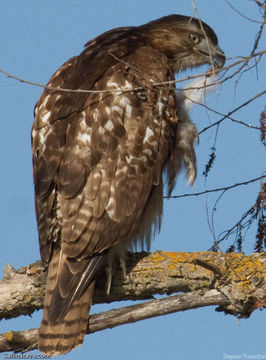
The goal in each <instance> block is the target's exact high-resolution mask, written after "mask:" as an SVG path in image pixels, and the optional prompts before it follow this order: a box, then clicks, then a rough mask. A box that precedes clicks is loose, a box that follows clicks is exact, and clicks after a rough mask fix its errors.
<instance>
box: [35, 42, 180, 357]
mask: <svg viewBox="0 0 266 360" xmlns="http://www.w3.org/2000/svg"><path fill="white" fill-rule="evenodd" d="M108 56H109V57H110V59H111V60H110V62H111V64H113V65H112V66H110V67H109V68H108V69H107V70H106V71H104V72H103V73H102V74H101V75H99V74H97V80H96V81H95V83H94V86H91V79H90V78H89V77H88V79H87V76H89V74H90V73H91V71H92V70H91V68H89V73H87V71H86V70H87V68H88V66H90V64H87V65H86V66H85V62H84V59H83V58H72V59H70V60H69V62H67V63H65V64H64V65H63V66H62V68H60V69H59V70H58V71H57V72H56V73H55V75H54V76H53V77H52V79H51V81H50V83H49V85H50V86H53V87H56V86H60V87H61V88H65V87H66V88H70V87H72V88H73V87H75V88H80V87H81V88H86V81H88V87H87V88H88V89H93V90H94V91H96V93H89V94H88V93H81V94H80V93H71V92H60V91H56V90H48V89H46V90H45V92H44V94H43V95H42V97H41V98H40V100H39V101H38V103H37V105H36V109H35V115H36V118H35V122H34V125H33V130H32V143H33V164H34V182H35V193H36V195H35V200H36V212H37V221H38V227H39V235H40V248H41V254H42V258H43V260H44V262H46V263H49V262H50V267H49V272H48V280H47V293H46V300H45V313H44V320H43V325H42V328H41V331H40V339H41V335H42V336H43V338H45V337H46V339H47V337H48V338H49V336H48V335H47V332H49V331H50V333H51V334H52V335H51V336H50V341H51V339H54V341H56V342H57V343H56V344H57V345H55V347H56V346H57V349H58V348H59V347H60V346H61V345H58V344H60V341H61V339H60V332H62V331H64V332H66V330H65V328H66V327H67V325H66V319H67V317H68V315H67V316H66V317H65V319H64V322H62V321H63V320H62V318H63V317H64V316H65V314H66V312H68V311H69V309H70V307H71V306H72V303H73V302H74V301H75V300H76V303H74V306H75V307H77V308H78V306H77V304H78V302H79V301H81V302H82V301H83V307H84V300H82V297H83V296H82V297H81V299H80V300H77V299H78V298H79V297H80V296H81V294H82V292H83V291H84V289H85V288H86V287H87V286H88V285H89V283H90V282H91V281H92V280H93V276H94V273H95V272H96V271H97V268H98V266H99V265H100V264H101V261H96V260H95V259H96V258H97V259H98V258H99V254H103V253H104V252H105V251H107V250H108V249H110V248H112V247H113V246H114V245H116V244H118V243H121V242H123V241H124V242H125V244H126V241H127V240H128V238H129V237H133V235H134V233H135V231H136V228H137V227H138V226H139V225H140V223H141V218H142V216H143V215H144V213H145V210H146V207H147V204H148V200H149V199H150V197H151V196H152V192H153V188H154V186H155V185H158V184H159V183H160V182H161V174H162V168H163V166H164V164H165V161H166V159H167V158H168V156H169V152H170V151H171V149H170V148H169V146H171V143H173V138H174V136H175V134H174V132H173V131H172V128H171V121H172V124H173V125H172V126H174V125H175V122H176V112H175V110H176V109H175V102H174V96H173V90H171V89H170V88H169V86H165V87H159V88H158V87H153V83H154V82H162V81H166V80H169V79H170V78H171V76H172V74H169V70H168V67H167V62H166V60H167V59H166V57H165V56H164V55H162V54H161V53H159V52H158V51H157V50H154V49H153V48H151V47H147V46H145V47H141V48H139V49H138V50H136V51H134V52H132V53H131V54H130V55H128V56H126V57H124V58H123V60H122V61H119V60H117V58H114V56H113V54H108ZM81 64H83V67H84V69H83V72H82V71H81V70H82V66H81ZM77 68H79V69H80V72H79V73H76V75H75V76H77V77H78V76H80V79H81V80H80V82H79V81H78V79H75V81H74V82H71V81H70V80H69V79H71V78H73V76H74V75H73V74H74V72H76V70H77ZM97 69H98V67H97ZM68 80H69V81H68ZM73 83H74V85H73ZM70 84H71V86H70ZM79 85H80V86H79ZM135 88H138V90H136V91H135V90H134V91H133V89H135ZM103 89H106V90H113V91H114V92H107V93H103V92H99V93H97V91H99V90H103ZM120 90H121V91H120ZM169 119H170V120H171V121H169ZM171 139H172V140H171ZM161 201H162V199H160V201H159V203H160V202H161ZM158 211H159V210H158ZM159 215H160V214H158V213H156V211H154V210H153V215H152V216H153V217H154V218H156V217H157V216H159ZM147 222H148V224H149V226H152V225H153V221H149V220H147ZM149 230H150V229H147V233H149ZM100 257H101V256H100ZM71 259H72V260H71ZM50 269H51V271H50ZM91 274H93V276H90V275H91ZM90 288H91V287H90ZM90 288H89V289H90ZM88 291H90V294H89V295H88V294H87V295H86V292H85V294H84V296H87V300H86V301H87V304H88V306H87V309H88V307H89V304H90V302H91V300H90V299H88V298H89V297H91V296H92V295H91V294H92V291H91V289H90V290H88ZM60 308H61V312H60V311H59V310H58V309H60ZM71 311H72V314H71V318H70V319H69V324H70V323H71V324H73V317H74V316H75V312H74V315H73V307H72V310H71V309H70V312H69V313H71ZM82 311H83V312H84V310H79V313H78V314H80V313H81V312H82ZM85 313H86V311H85ZM78 314H76V316H77V317H78V316H80V315H78ZM55 321H60V322H61V323H63V326H64V330H62V329H58V328H57V330H56V333H57V335H55V334H54V333H53V328H52V327H53V324H54V322H55ZM77 321H80V319H77ZM83 323H84V324H85V323H86V321H83ZM47 324H50V325H49V326H50V330H49V331H48V330H47ZM84 324H83V325H82V326H83V329H82V330H80V327H81V325H79V326H77V324H76V328H75V330H74V328H72V330H71V329H69V331H68V337H69V338H71V336H72V337H74V340H73V339H72V345H71V346H72V347H73V346H76V345H77V344H78V343H80V342H81V341H80V338H81V335H80V333H82V332H83V333H84V332H85V330H86V327H84V326H85V325H84ZM45 326H46V328H45ZM69 326H70V325H69ZM74 331H76V334H74ZM45 333H46V335H45ZM43 341H44V340H43ZM65 341H66V340H65ZM66 342H67V341H66ZM68 343H69V342H68ZM43 344H44V342H43ZM73 344H74V345H73ZM58 346H59V347H58ZM67 346H70V345H68V344H66V345H65V348H64V347H63V348H62V347H61V348H60V349H61V350H60V351H61V352H62V349H63V350H64V349H65V350H64V351H69V350H70V349H69V348H67ZM45 350H46V352H47V351H48V352H49V351H54V350H47V349H46V348H45V345H44V346H43V348H42V351H45Z"/></svg>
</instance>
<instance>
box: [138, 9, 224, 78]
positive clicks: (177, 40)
mask: <svg viewBox="0 0 266 360" xmlns="http://www.w3.org/2000/svg"><path fill="white" fill-rule="evenodd" d="M141 28H142V29H141ZM140 29H141V30H142V31H143V30H144V33H145V34H146V37H147V38H148V39H149V42H150V43H151V44H152V45H153V47H155V48H157V49H158V50H160V51H162V52H163V53H164V54H165V55H166V56H167V57H168V59H169V62H170V65H171V67H173V68H174V69H175V71H180V70H186V69H188V68H191V67H195V66H200V65H203V64H208V63H209V64H211V65H214V66H218V67H223V65H224V63H225V55H224V53H223V51H222V50H221V49H220V47H219V46H218V39H217V36H216V34H215V32H214V31H213V30H212V28H211V27H210V26H208V25H207V24H205V23H204V22H202V21H200V20H197V19H195V18H191V17H187V16H182V15H170V16H166V17H163V18H161V19H158V20H155V21H151V22H150V23H148V24H145V25H143V26H142V27H140Z"/></svg>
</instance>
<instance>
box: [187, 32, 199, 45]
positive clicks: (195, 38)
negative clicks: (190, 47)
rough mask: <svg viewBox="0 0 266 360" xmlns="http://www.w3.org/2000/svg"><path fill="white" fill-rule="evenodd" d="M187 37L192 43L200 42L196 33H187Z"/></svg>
mask: <svg viewBox="0 0 266 360" xmlns="http://www.w3.org/2000/svg"><path fill="white" fill-rule="evenodd" d="M189 39H190V40H191V41H192V42H193V44H198V43H199V42H200V37H199V36H198V35H197V34H193V33H191V34H189Z"/></svg>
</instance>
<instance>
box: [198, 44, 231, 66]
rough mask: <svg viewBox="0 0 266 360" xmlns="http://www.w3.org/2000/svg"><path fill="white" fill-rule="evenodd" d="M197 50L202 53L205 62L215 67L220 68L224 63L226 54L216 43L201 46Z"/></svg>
mask: <svg viewBox="0 0 266 360" xmlns="http://www.w3.org/2000/svg"><path fill="white" fill-rule="evenodd" d="M198 51H199V52H200V53H201V54H202V55H204V56H205V57H206V58H207V59H206V60H207V62H208V63H209V64H211V65H214V66H215V67H217V68H222V67H223V66H224V64H225V60H226V56H225V54H224V52H223V50H222V49H221V48H220V47H219V46H218V45H209V44H208V46H206V44H204V47H203V46H202V47H201V48H200V49H198Z"/></svg>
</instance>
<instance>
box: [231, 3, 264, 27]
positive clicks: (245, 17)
mask: <svg viewBox="0 0 266 360" xmlns="http://www.w3.org/2000/svg"><path fill="white" fill-rule="evenodd" d="M225 2H226V3H227V4H228V5H229V6H230V8H232V9H233V10H234V11H235V12H237V13H238V14H239V15H240V16H242V17H243V18H244V19H246V20H249V21H252V22H255V23H258V24H261V21H258V20H254V19H251V18H250V17H248V16H246V15H245V14H243V13H242V12H241V11H239V10H238V9H237V8H235V7H234V6H233V5H232V4H231V3H230V1H229V0H225Z"/></svg>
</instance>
